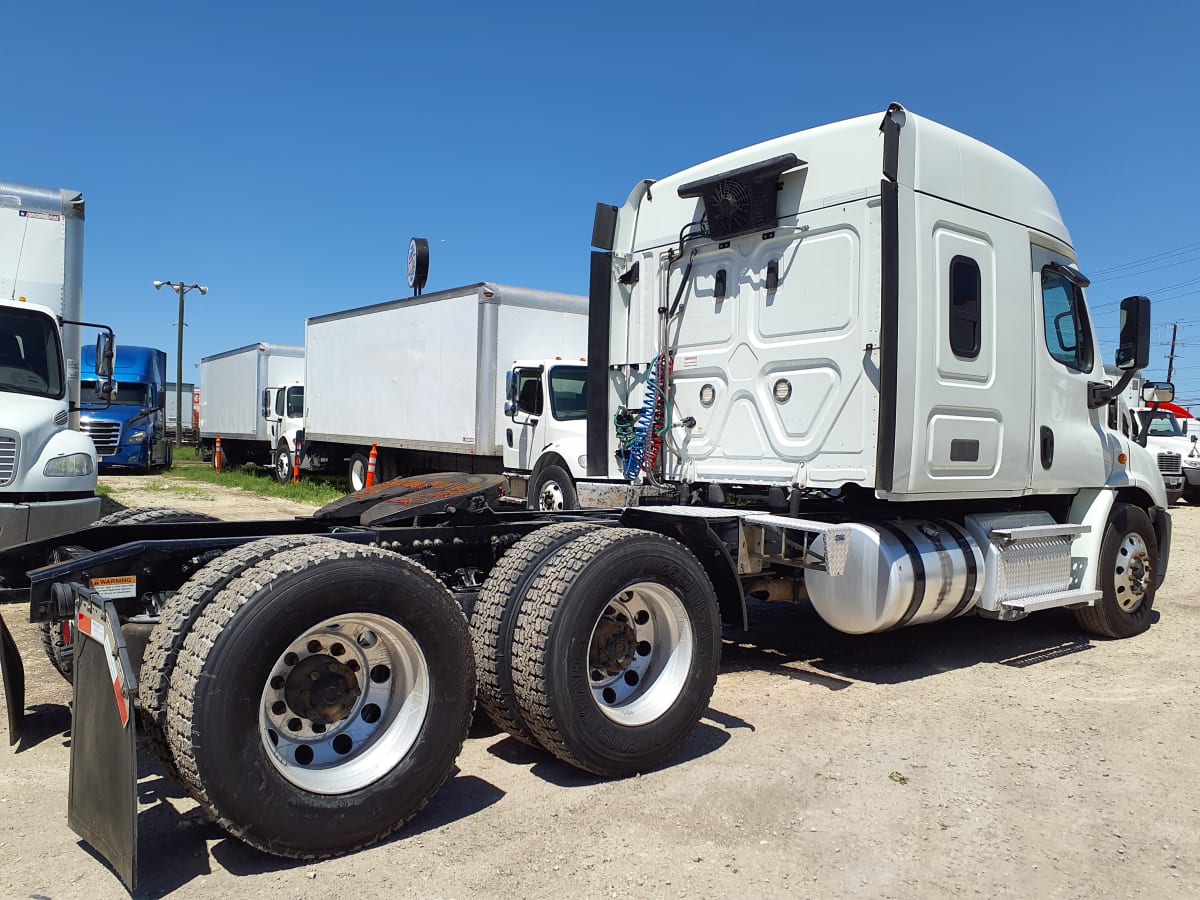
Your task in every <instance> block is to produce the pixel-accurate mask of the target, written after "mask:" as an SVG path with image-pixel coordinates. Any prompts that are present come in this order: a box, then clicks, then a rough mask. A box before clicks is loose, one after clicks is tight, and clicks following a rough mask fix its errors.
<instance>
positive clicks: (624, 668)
mask: <svg viewBox="0 0 1200 900" xmlns="http://www.w3.org/2000/svg"><path fill="white" fill-rule="evenodd" d="M643 616H644V618H643ZM635 623H636V624H637V626H638V627H637V628H636V629H635V628H634V624H635ZM617 632H620V634H618V633H617ZM606 633H607V634H608V637H607V639H606V638H605V634H606ZM614 657H616V659H614ZM720 661H721V629H720V616H719V612H718V607H717V598H716V592H715V591H714V590H713V586H712V582H711V581H709V578H708V575H707V574H706V573H705V571H704V568H703V566H701V565H700V563H699V562H698V561H697V560H696V558H695V557H694V556H693V555H692V554H691V553H690V552H689V551H688V549H687V548H686V547H684V546H683V545H682V544H680V543H678V542H677V541H674V540H672V539H670V538H668V537H664V536H663V535H661V534H656V533H653V532H649V531H640V530H636V529H630V528H605V529H601V530H598V531H596V532H593V533H585V534H582V535H580V536H579V537H577V538H575V539H574V540H573V541H571V542H570V543H569V544H567V545H566V546H564V547H563V548H562V549H561V550H560V551H559V552H558V553H557V554H556V555H555V556H554V559H553V564H552V565H545V566H543V567H542V569H541V571H540V572H539V573H538V575H537V577H536V578H535V579H534V581H533V584H532V585H531V586H530V588H529V590H528V592H527V593H526V596H525V602H524V604H522V607H521V611H520V614H519V615H518V617H517V623H516V628H515V630H514V633H513V641H512V677H513V689H514V693H515V695H516V699H517V704H518V706H519V707H520V711H521V715H522V718H523V719H524V722H525V724H526V725H527V726H528V728H529V730H530V731H531V732H532V734H533V735H534V737H536V738H537V740H538V742H539V743H541V745H542V746H543V747H545V748H546V749H547V750H549V751H550V752H552V753H553V754H554V755H555V756H557V757H558V758H559V759H561V760H563V761H564V762H567V763H570V764H571V765H573V766H576V767H578V768H580V769H584V770H585V771H588V772H593V773H595V774H597V775H604V776H610V777H625V776H629V775H634V774H636V773H639V772H645V771H647V770H650V769H653V768H655V767H656V766H659V765H661V764H662V763H663V762H665V761H666V760H667V759H668V758H669V757H671V756H672V755H673V754H674V753H675V752H676V751H677V750H678V749H679V747H680V746H681V745H682V744H683V743H684V741H686V740H687V739H688V737H689V736H690V735H691V733H692V731H693V729H694V728H695V726H696V723H697V722H698V721H699V720H700V717H701V715H703V713H704V711H705V709H707V707H708V701H709V698H711V696H712V692H713V688H714V686H715V685H716V678H717V670H718V668H719V667H720ZM631 676H634V677H633V680H632V681H630V680H628V679H629V678H630V677H631ZM610 694H611V696H610Z"/></svg>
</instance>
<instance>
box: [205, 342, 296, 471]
mask: <svg viewBox="0 0 1200 900" xmlns="http://www.w3.org/2000/svg"><path fill="white" fill-rule="evenodd" d="M303 377H304V348H303V347H295V346H289V345H285V344H266V343H260V344H248V345H247V346H245V347H238V348H237V349H236V350H226V351H225V352H224V353H217V354H215V355H213V356H206V357H204V358H203V359H201V360H200V448H201V453H202V454H203V455H204V457H205V458H206V459H209V458H212V454H213V452H214V450H215V447H216V441H217V437H218V436H220V438H221V449H222V452H223V455H224V461H223V462H224V464H227V465H233V466H237V465H241V464H242V463H247V462H256V463H263V464H265V463H267V462H269V461H270V458H271V432H270V427H269V425H268V423H267V422H266V420H265V419H264V417H263V410H262V404H263V392H264V391H266V390H267V389H268V388H272V387H278V386H280V385H286V384H291V383H293V382H299V381H300V379H302V378H303Z"/></svg>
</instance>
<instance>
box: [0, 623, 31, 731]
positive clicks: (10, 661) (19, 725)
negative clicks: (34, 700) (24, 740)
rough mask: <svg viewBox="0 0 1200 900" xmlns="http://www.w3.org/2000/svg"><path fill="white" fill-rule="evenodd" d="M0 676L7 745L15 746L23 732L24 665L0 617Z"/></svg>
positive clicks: (15, 643) (19, 652) (15, 644)
mask: <svg viewBox="0 0 1200 900" xmlns="http://www.w3.org/2000/svg"><path fill="white" fill-rule="evenodd" d="M0 675H2V676H3V678H4V704H5V706H7V707H8V745H9V746H10V747H12V746H15V745H16V743H17V741H19V740H21V733H22V732H23V731H24V730H25V664H24V663H23V662H21V651H20V650H18V649H17V642H16V641H14V640H13V636H12V634H10V633H9V630H8V626H7V625H6V624H4V618H3V617H2V616H0Z"/></svg>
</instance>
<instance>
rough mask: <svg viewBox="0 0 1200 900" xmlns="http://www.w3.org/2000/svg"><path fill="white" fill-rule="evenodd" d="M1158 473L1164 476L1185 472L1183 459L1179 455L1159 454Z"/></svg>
mask: <svg viewBox="0 0 1200 900" xmlns="http://www.w3.org/2000/svg"><path fill="white" fill-rule="evenodd" d="M1158 471H1160V472H1161V473H1162V474H1164V475H1178V474H1179V473H1181V472H1182V471H1183V457H1182V456H1180V455H1179V454H1178V453H1160V454H1158Z"/></svg>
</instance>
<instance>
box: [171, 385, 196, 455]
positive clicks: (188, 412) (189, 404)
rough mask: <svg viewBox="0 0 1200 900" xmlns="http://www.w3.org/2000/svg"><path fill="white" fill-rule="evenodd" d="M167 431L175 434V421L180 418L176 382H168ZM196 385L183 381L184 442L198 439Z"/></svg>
mask: <svg viewBox="0 0 1200 900" xmlns="http://www.w3.org/2000/svg"><path fill="white" fill-rule="evenodd" d="M166 390H167V431H169V432H171V434H172V435H174V434H175V423H176V422H177V421H178V418H177V417H176V414H175V382H173V381H168V382H167V388H166ZM196 397H197V392H196V386H195V385H193V384H189V383H188V382H186V381H185V382H184V383H183V440H184V443H189V442H191V441H194V440H195V439H196V423H195V414H196V411H197V410H196Z"/></svg>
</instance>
